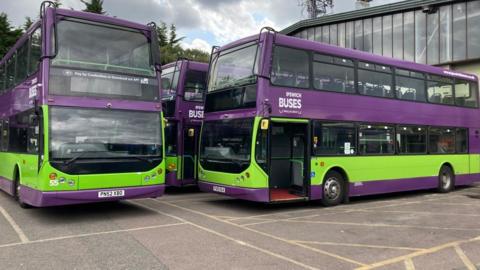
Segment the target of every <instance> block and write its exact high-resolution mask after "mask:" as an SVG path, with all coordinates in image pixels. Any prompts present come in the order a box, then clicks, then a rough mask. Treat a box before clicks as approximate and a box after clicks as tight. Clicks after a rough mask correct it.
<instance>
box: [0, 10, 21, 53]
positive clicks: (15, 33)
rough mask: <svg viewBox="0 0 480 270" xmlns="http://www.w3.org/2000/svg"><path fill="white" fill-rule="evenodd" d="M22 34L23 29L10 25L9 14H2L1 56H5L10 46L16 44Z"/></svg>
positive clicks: (0, 33)
mask: <svg viewBox="0 0 480 270" xmlns="http://www.w3.org/2000/svg"><path fill="white" fill-rule="evenodd" d="M22 34H23V31H22V29H14V28H13V27H12V26H11V25H10V22H9V21H8V16H7V14H5V13H1V14H0V57H3V56H4V55H5V54H6V53H7V52H8V50H9V49H10V47H12V46H13V45H15V42H16V41H17V39H18V38H20V36H21V35H22Z"/></svg>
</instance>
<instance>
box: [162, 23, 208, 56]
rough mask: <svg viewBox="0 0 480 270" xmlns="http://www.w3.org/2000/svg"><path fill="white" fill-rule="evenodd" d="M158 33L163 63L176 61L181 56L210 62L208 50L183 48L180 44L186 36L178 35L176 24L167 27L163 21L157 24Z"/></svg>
mask: <svg viewBox="0 0 480 270" xmlns="http://www.w3.org/2000/svg"><path fill="white" fill-rule="evenodd" d="M157 35H158V45H159V46H160V55H161V57H162V64H167V63H170V62H174V61H176V60H177V59H179V58H187V59H190V60H194V61H200V62H208V60H209V59H210V55H209V53H207V52H204V51H201V50H198V49H186V50H185V49H183V48H182V47H181V46H180V42H181V41H182V40H183V39H184V38H185V37H178V35H177V28H176V27H175V25H174V24H171V25H170V27H167V24H166V23H164V22H161V23H160V24H159V26H157Z"/></svg>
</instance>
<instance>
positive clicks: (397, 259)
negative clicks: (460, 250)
mask: <svg viewBox="0 0 480 270" xmlns="http://www.w3.org/2000/svg"><path fill="white" fill-rule="evenodd" d="M475 241H480V236H478V237H475V238H471V239H467V240H459V241H454V242H450V243H446V244H443V245H439V246H435V247H431V248H428V249H424V250H419V251H416V252H413V253H410V254H407V255H403V256H399V257H394V258H390V259H388V260H384V261H380V262H376V263H373V264H370V265H367V266H363V267H359V268H357V270H367V269H374V268H378V267H382V266H386V265H390V264H394V263H398V262H401V261H404V260H406V259H412V258H414V257H418V256H422V255H426V254H431V253H435V252H438V251H440V250H443V249H446V248H451V247H454V246H456V245H460V244H464V243H470V242H475Z"/></svg>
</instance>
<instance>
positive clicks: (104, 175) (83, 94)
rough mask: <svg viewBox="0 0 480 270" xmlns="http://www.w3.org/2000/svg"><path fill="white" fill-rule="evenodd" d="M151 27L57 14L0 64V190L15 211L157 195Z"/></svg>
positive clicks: (160, 171)
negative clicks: (12, 200)
mask: <svg viewBox="0 0 480 270" xmlns="http://www.w3.org/2000/svg"><path fill="white" fill-rule="evenodd" d="M158 54H159V49H158V40H157V36H156V32H155V30H154V28H153V27H152V26H146V25H141V24H137V23H132V22H128V21H125V20H121V19H117V18H112V17H107V16H103V15H97V14H92V13H85V12H77V11H72V10H64V9H56V8H53V7H51V4H50V6H49V3H48V2H45V3H44V4H42V8H41V16H40V20H39V21H38V22H36V23H35V24H33V25H32V27H31V28H30V29H29V30H28V31H27V33H26V34H24V35H23V36H22V37H21V38H20V39H19V40H18V41H17V43H16V44H15V46H14V47H13V48H11V49H10V50H9V52H8V53H7V54H6V55H5V56H3V58H2V60H1V62H0V130H1V134H0V135H1V136H0V187H1V189H3V190H4V191H6V192H7V193H9V194H11V195H12V196H14V197H15V198H16V199H17V200H18V202H19V203H20V205H21V206H27V205H30V206H36V207H43V206H54V205H66V204H78V203H87V202H102V201H112V200H123V199H131V198H147V197H157V196H160V195H162V194H163V191H164V182H165V162H164V158H163V156H164V153H163V152H164V150H163V142H162V141H163V134H162V133H163V129H162V122H163V121H162V112H161V110H162V107H161V100H160V87H159V81H160V72H159V70H160V64H159V63H160V61H159V56H158Z"/></svg>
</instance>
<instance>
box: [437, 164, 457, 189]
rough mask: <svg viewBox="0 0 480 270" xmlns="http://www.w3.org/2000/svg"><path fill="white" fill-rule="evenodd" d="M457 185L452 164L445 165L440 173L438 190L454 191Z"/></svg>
mask: <svg viewBox="0 0 480 270" xmlns="http://www.w3.org/2000/svg"><path fill="white" fill-rule="evenodd" d="M454 185H455V175H454V174H453V171H452V168H450V166H445V165H443V166H442V168H440V173H439V174H438V188H437V190H438V192H440V193H447V192H450V191H452V189H453V187H454Z"/></svg>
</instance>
